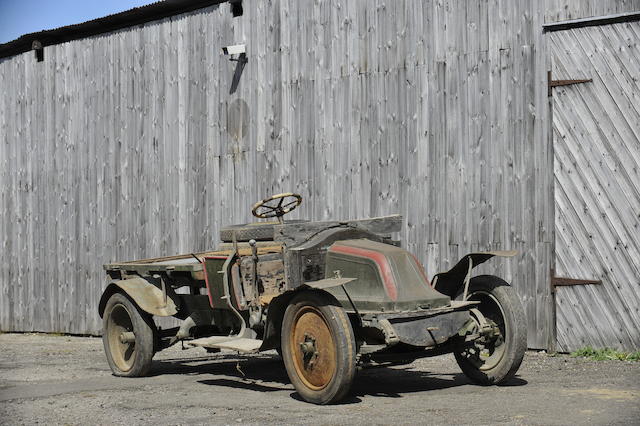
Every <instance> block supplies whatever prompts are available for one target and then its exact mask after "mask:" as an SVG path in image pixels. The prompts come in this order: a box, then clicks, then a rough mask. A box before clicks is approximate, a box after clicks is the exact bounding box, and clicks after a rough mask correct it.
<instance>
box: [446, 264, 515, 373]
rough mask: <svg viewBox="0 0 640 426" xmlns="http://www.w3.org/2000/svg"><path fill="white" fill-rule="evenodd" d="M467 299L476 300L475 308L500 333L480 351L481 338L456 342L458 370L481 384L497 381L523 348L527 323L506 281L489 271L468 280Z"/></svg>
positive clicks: (511, 288)
mask: <svg viewBox="0 0 640 426" xmlns="http://www.w3.org/2000/svg"><path fill="white" fill-rule="evenodd" d="M468 299H469V300H478V301H480V302H481V303H480V305H478V306H477V309H479V310H480V312H481V313H482V314H483V315H484V317H485V318H486V319H487V321H488V322H489V323H494V324H496V325H497V326H498V328H499V330H500V336H498V338H497V339H495V340H491V341H488V342H484V343H488V344H487V345H486V346H485V347H487V346H488V347H489V349H485V350H484V351H479V349H480V348H482V346H479V344H481V343H482V341H481V339H478V340H477V341H476V342H474V343H472V344H467V345H466V346H465V345H460V346H459V347H457V348H456V350H455V351H454V354H455V357H456V361H457V362H458V365H459V366H460V368H461V369H462V372H463V373H464V374H465V375H466V376H467V377H468V378H469V379H471V381H473V382H475V383H477V384H481V385H492V384H501V383H505V382H507V381H508V380H509V379H511V378H512V377H513V376H514V375H515V374H516V372H517V371H518V368H519V367H520V364H521V363H522V359H523V358H524V353H525V351H526V350H527V325H526V321H525V315H524V309H523V307H522V303H521V302H520V299H519V298H518V295H517V294H516V292H515V289H514V288H513V287H511V286H510V285H509V284H508V283H507V282H506V281H504V280H502V279H501V278H498V277H495V276H491V275H481V276H477V277H474V278H472V279H471V281H470V282H469V296H468Z"/></svg>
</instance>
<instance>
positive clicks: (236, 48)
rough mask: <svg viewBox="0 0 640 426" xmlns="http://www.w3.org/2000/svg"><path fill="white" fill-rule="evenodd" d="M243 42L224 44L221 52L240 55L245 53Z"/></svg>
mask: <svg viewBox="0 0 640 426" xmlns="http://www.w3.org/2000/svg"><path fill="white" fill-rule="evenodd" d="M246 51H247V50H246V49H245V45H244V44H234V45H233V46H226V47H223V48H222V53H224V54H225V55H242V54H243V53H246Z"/></svg>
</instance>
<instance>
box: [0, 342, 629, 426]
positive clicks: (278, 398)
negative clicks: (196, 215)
mask: <svg viewBox="0 0 640 426" xmlns="http://www.w3.org/2000/svg"><path fill="white" fill-rule="evenodd" d="M155 359H156V360H157V361H156V362H155V364H154V368H153V371H152V375H151V376H150V377H145V378H136V379H126V378H117V377H114V376H112V375H111V373H110V371H109V368H108V366H107V363H106V361H105V359H104V355H103V350H102V341H101V340H100V339H98V338H85V337H69V336H49V335H36V334H0V423H1V424H8V425H12V424H38V423H47V424H50V423H53V424H71V425H76V424H77V425H81V424H82V425H85V424H204V423H216V424H218V423H220V424H238V423H240V424H246V423H249V424H264V423H278V424H283V423H287V424H300V423H303V424H365V423H366V424H476V425H477V424H492V425H493V424H540V425H552V424H636V425H637V424H640V363H637V362H636V363H631V362H622V361H589V360H585V359H576V358H571V357H568V356H564V355H562V356H556V357H551V356H548V355H547V354H544V353H536V352H529V353H527V356H526V358H525V360H524V363H523V366H522V368H521V369H520V372H519V374H518V376H517V378H516V379H514V380H513V381H512V382H511V383H510V384H509V385H508V386H500V387H481V386H475V385H473V384H471V383H470V382H469V381H468V380H467V379H466V378H465V376H464V375H462V374H461V373H460V370H459V369H458V367H457V365H456V363H455V360H454V359H453V357H452V356H450V355H447V356H441V357H436V358H427V359H422V360H418V361H415V362H414V363H412V364H409V365H404V366H396V367H393V368H376V369H368V370H364V371H361V372H360V373H359V375H358V377H357V378H356V383H355V386H354V388H353V390H352V394H351V397H350V398H349V399H348V400H347V401H345V402H344V403H343V404H340V405H335V406H324V407H321V406H314V405H310V404H307V403H304V402H302V401H300V400H299V399H298V397H297V395H296V393H295V392H294V389H293V387H292V386H291V384H290V383H289V380H288V379H287V375H286V372H285V371H284V367H283V366H282V364H281V362H280V360H279V358H278V357H277V355H276V353H275V352H273V353H265V354H262V355H254V356H246V357H245V356H237V355H235V354H233V353H231V352H222V353H219V354H211V355H210V354H207V353H206V352H205V351H204V350H202V349H199V348H198V349H189V350H186V351H183V350H181V348H180V347H179V346H177V347H173V348H170V349H168V350H166V351H164V352H161V353H159V354H157V355H156V358H155Z"/></svg>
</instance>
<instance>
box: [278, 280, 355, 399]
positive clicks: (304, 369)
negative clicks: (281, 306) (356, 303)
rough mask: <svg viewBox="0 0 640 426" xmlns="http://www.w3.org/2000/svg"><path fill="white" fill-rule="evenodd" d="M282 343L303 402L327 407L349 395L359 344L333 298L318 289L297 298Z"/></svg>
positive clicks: (290, 308) (285, 322) (289, 311)
mask: <svg viewBox="0 0 640 426" xmlns="http://www.w3.org/2000/svg"><path fill="white" fill-rule="evenodd" d="M281 343H282V345H281V348H282V358H283V361H284V365H285V368H286V370H287V374H288V375H289V379H291V383H292V384H293V386H294V387H295V388H296V391H297V392H298V394H299V395H300V396H301V397H302V399H304V400H305V401H307V402H311V403H313V404H319V405H324V404H330V403H334V402H337V401H339V400H341V399H342V398H344V396H345V395H346V394H347V393H348V392H349V389H350V388H351V385H352V383H353V379H354V377H355V371H356V341H355V338H354V335H353V329H352V327H351V323H350V322H349V317H348V316H347V314H346V312H345V311H344V309H342V307H341V306H340V304H339V303H338V301H337V300H336V299H335V298H334V297H333V296H331V295H329V294H328V293H325V292H323V291H317V290H309V291H303V292H302V293H300V294H298V295H297V296H295V297H294V298H293V299H292V300H291V302H290V304H289V306H288V307H287V310H286V311H285V314H284V319H283V322H282V341H281ZM303 344H304V345H305V347H304V349H303V346H302V345H303Z"/></svg>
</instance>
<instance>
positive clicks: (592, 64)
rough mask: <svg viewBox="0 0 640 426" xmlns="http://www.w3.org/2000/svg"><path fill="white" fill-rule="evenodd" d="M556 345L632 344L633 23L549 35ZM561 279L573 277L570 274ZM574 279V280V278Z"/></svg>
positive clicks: (639, 319) (635, 280) (635, 202)
mask: <svg viewBox="0 0 640 426" xmlns="http://www.w3.org/2000/svg"><path fill="white" fill-rule="evenodd" d="M549 47H550V49H551V54H552V75H553V78H554V79H555V80H571V79H593V81H592V82H588V83H582V84H575V85H567V86H560V87H555V88H554V89H553V94H552V96H553V142H554V155H555V159H554V177H555V187H554V191H555V210H556V213H555V251H556V258H555V275H556V276H559V277H568V278H580V279H587V280H601V284H599V285H594V284H587V285H564V286H557V287H555V291H556V327H557V349H558V350H559V351H571V350H575V349H577V348H580V347H584V346H593V347H617V348H622V349H626V350H638V348H640V22H631V23H620V24H613V25H603V26H596V27H586V28H577V29H570V30H564V31H558V32H554V33H551V34H549ZM569 283H572V282H571V281H569ZM573 283H574V284H575V282H573Z"/></svg>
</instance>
